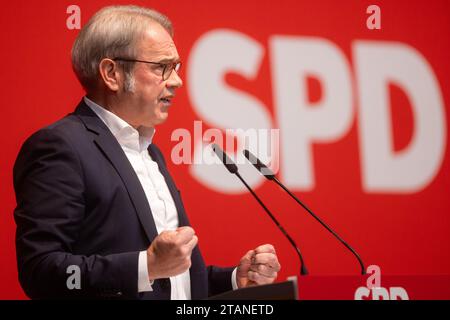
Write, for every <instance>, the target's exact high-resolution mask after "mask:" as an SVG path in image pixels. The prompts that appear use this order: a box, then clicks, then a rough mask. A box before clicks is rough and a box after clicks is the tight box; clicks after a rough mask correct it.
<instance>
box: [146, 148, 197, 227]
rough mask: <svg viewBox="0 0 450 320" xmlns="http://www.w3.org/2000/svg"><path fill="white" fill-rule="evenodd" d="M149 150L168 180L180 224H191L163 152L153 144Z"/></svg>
mask: <svg viewBox="0 0 450 320" xmlns="http://www.w3.org/2000/svg"><path fill="white" fill-rule="evenodd" d="M148 152H149V153H150V156H151V157H152V159H153V161H156V163H157V164H158V168H159V171H160V172H161V174H162V175H163V177H164V180H165V181H166V184H167V187H168V188H169V191H170V194H171V195H172V199H173V201H174V202H175V207H176V208H177V214H178V221H179V226H188V225H190V224H189V220H188V218H187V215H186V212H185V211H184V206H183V202H182V200H181V196H180V193H179V191H178V188H177V187H176V186H175V183H174V182H173V180H172V177H171V176H170V174H169V171H168V170H167V168H166V165H165V163H164V160H163V158H162V155H161V153H160V152H159V151H158V150H157V148H156V147H155V145H153V144H151V145H150V146H149V147H148Z"/></svg>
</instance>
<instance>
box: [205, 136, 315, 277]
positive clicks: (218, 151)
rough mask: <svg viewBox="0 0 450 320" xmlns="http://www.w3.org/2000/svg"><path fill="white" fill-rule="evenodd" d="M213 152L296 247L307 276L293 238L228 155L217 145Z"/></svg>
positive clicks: (302, 271) (304, 272) (302, 264)
mask: <svg viewBox="0 0 450 320" xmlns="http://www.w3.org/2000/svg"><path fill="white" fill-rule="evenodd" d="M212 149H213V151H214V152H215V153H216V155H217V156H218V157H219V159H220V160H221V161H222V163H223V164H224V165H225V167H226V168H227V169H228V171H229V172H230V173H232V174H235V175H236V176H237V177H238V178H239V180H241V181H242V183H243V184H244V185H245V186H246V187H247V189H248V191H250V193H251V194H252V195H253V197H255V199H256V201H258V203H259V204H260V205H261V207H262V208H263V209H264V211H266V213H267V214H268V215H269V217H270V218H271V219H272V221H273V222H274V223H275V224H276V225H277V227H278V229H280V231H281V232H282V233H283V234H284V236H285V237H286V238H287V239H288V241H289V243H290V244H291V245H292V246H293V247H294V249H295V251H296V252H297V255H298V257H299V259H300V275H307V274H308V270H307V269H306V266H305V262H304V261H303V256H302V253H301V252H300V249H299V248H298V246H297V244H296V243H295V242H294V240H293V239H292V238H291V236H290V235H289V234H288V233H287V231H286V230H285V229H284V228H283V226H282V225H281V224H280V223H279V222H278V220H277V219H276V218H275V217H274V215H273V214H272V213H271V212H270V210H269V209H268V208H267V207H266V206H265V205H264V203H263V202H262V201H261V199H260V198H259V197H258V196H257V195H256V193H255V192H254V191H253V189H252V188H251V187H250V186H249V185H248V184H247V182H245V180H244V179H243V178H242V176H241V175H240V174H239V172H238V168H237V166H236V164H235V163H234V162H233V160H231V159H230V158H229V157H228V155H227V154H226V153H225V152H224V151H223V150H222V149H221V148H220V147H219V146H218V145H217V144H215V143H214V144H213V145H212Z"/></svg>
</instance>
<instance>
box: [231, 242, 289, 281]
mask: <svg viewBox="0 0 450 320" xmlns="http://www.w3.org/2000/svg"><path fill="white" fill-rule="evenodd" d="M280 268H281V266H280V263H279V262H278V258H277V254H276V252H275V248H274V247H273V246H272V245H271V244H265V245H262V246H259V247H257V248H256V249H254V250H250V251H248V252H247V253H246V254H245V256H243V257H242V259H241V261H240V263H239V266H238V267H237V271H236V282H237V285H238V288H244V287H249V286H255V285H261V284H269V283H272V282H274V281H275V279H276V278H277V275H278V271H280Z"/></svg>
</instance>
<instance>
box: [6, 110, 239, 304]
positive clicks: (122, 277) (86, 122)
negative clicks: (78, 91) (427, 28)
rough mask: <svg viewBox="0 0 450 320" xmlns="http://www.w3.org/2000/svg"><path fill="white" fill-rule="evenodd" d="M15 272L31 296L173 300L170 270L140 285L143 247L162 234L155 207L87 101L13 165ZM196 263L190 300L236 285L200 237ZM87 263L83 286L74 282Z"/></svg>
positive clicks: (181, 213)
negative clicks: (207, 258)
mask: <svg viewBox="0 0 450 320" xmlns="http://www.w3.org/2000/svg"><path fill="white" fill-rule="evenodd" d="M148 151H149V153H150V155H151V157H152V159H153V160H154V161H156V162H157V163H158V166H159V170H160V172H161V173H162V175H163V176H164V178H165V180H166V183H167V185H168V187H169V190H170V193H171V195H172V198H173V200H174V202H175V206H176V208H177V211H178V218H179V224H180V226H186V225H189V221H188V218H187V216H186V213H185V209H184V207H183V203H182V200H181V197H180V191H179V190H178V189H177V187H176V185H175V183H174V181H173V180H172V178H171V176H170V174H169V172H168V170H167V168H166V164H165V161H164V158H163V156H162V154H161V152H160V150H159V149H158V148H157V147H156V146H155V145H154V144H151V145H150V146H149V148H148ZM14 188H15V192H16V199H17V207H16V209H15V211H14V218H15V221H16V225H17V232H16V251H17V263H18V271H19V281H20V283H21V285H22V288H23V289H24V291H25V293H26V294H27V295H28V296H29V297H31V298H38V299H41V298H119V299H120V298H125V299H170V281H169V279H159V280H156V281H155V283H154V284H153V291H152V292H145V293H138V289H137V283H138V255H139V252H140V251H142V250H146V249H147V248H148V246H149V245H150V243H151V242H152V240H153V239H154V238H155V237H156V236H157V231H156V226H155V222H154V220H153V217H152V213H151V209H150V206H149V204H148V201H147V198H146V196H145V193H144V190H143V189H142V186H141V184H140V182H139V179H138V177H137V175H136V173H135V171H134V170H133V167H132V166H131V164H130V162H129V161H128V159H127V157H126V155H125V153H124V152H123V150H122V148H121V147H120V145H119V143H118V142H117V140H116V138H115V137H114V136H113V135H112V133H111V132H110V131H109V129H108V128H107V127H106V125H105V124H104V123H103V122H102V120H101V119H100V118H98V117H97V115H96V114H95V113H94V112H93V111H92V110H91V109H90V108H89V107H88V106H87V105H86V104H85V103H84V102H83V101H82V102H81V103H80V104H79V105H78V107H77V108H76V110H75V112H74V113H72V114H69V115H67V116H66V117H64V118H63V119H61V120H60V121H58V122H56V123H54V124H52V125H50V126H48V127H46V128H44V129H41V130H39V131H38V132H36V133H35V134H33V135H32V136H31V137H30V138H29V139H28V140H27V141H26V142H25V143H24V145H23V146H22V148H21V150H20V153H19V155H18V157H17V160H16V163H15V166H14ZM191 259H192V266H191V268H190V278H191V295H192V299H203V298H206V297H208V296H209V295H213V294H217V293H221V292H224V291H227V290H231V289H232V285H231V273H232V268H218V267H214V266H210V267H206V266H205V263H204V261H203V258H202V256H201V254H200V250H199V248H198V246H197V247H196V248H195V249H194V250H193V252H192V257H191ZM71 265H76V266H78V267H79V268H80V271H81V289H72V290H70V289H68V286H67V280H68V278H69V277H70V276H71V275H73V274H74V273H73V271H72V272H71V273H68V272H67V270H68V267H69V266H71Z"/></svg>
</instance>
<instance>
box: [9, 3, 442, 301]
mask: <svg viewBox="0 0 450 320" xmlns="http://www.w3.org/2000/svg"><path fill="white" fill-rule="evenodd" d="M134 3H136V4H139V5H145V6H150V7H154V8H156V9H158V10H160V11H162V12H163V13H165V14H167V15H168V16H169V17H170V18H171V20H172V21H173V23H174V26H175V33H176V35H175V42H176V44H177V46H178V50H179V53H180V55H181V57H182V60H183V61H188V60H189V55H190V50H191V48H192V46H193V45H194V43H195V42H196V41H197V39H198V38H199V37H200V36H202V35H203V34H204V33H205V32H207V31H209V30H212V29H216V28H227V29H232V30H236V31H239V32H241V33H244V34H246V35H248V36H250V37H252V38H253V39H255V40H257V41H258V42H259V43H260V44H261V45H263V46H264V48H265V50H266V54H265V56H264V58H263V59H264V60H263V62H262V64H261V68H260V70H259V72H258V76H257V77H256V79H255V80H248V79H245V78H243V77H239V76H238V75H230V76H229V77H227V78H226V81H227V83H228V84H229V85H231V86H233V87H235V88H237V89H239V90H242V91H246V92H249V93H250V94H252V95H254V96H256V97H257V98H258V99H260V100H261V101H263V102H264V104H265V105H266V106H268V108H269V112H270V113H271V114H272V115H273V113H274V110H273V108H274V107H273V96H272V95H273V89H272V83H271V76H270V72H271V71H270V61H269V58H268V54H267V50H268V49H269V47H268V38H269V37H270V36H272V35H302V36H312V37H320V38H325V39H328V40H330V41H332V42H333V43H334V44H336V45H337V46H338V47H339V49H340V50H341V51H342V52H343V53H344V54H345V56H346V58H347V59H348V61H349V63H350V66H351V68H352V70H353V57H352V51H351V43H352V42H353V41H354V40H357V39H359V40H383V41H399V42H402V43H406V44H408V45H410V46H412V47H414V48H415V49H417V50H418V51H419V52H420V53H421V54H422V55H423V56H424V57H425V58H426V60H427V61H428V63H429V64H430V66H431V67H432V70H433V72H434V74H435V76H436V78H437V79H438V82H439V86H440V87H439V90H440V91H441V93H442V96H443V100H444V104H445V111H446V113H445V114H446V115H445V117H446V119H445V122H446V123H448V122H449V121H448V120H449V116H448V114H449V103H450V90H449V85H450V65H449V58H448V53H449V50H450V40H449V39H450V37H449V30H450V2H449V1H445V0H443V1H437V0H432V1H376V2H372V1H331V0H330V1H287V0H283V1H234V0H232V1H223V2H219V1H206V0H205V1H203V0H199V1H173V0H172V1H134ZM71 4H77V5H78V6H79V7H80V8H81V17H82V24H84V23H85V22H86V21H87V20H88V18H89V17H90V16H91V15H92V14H93V13H94V12H95V11H97V10H98V9H99V8H101V7H102V6H104V5H109V4H113V2H111V1H99V0H96V1H84V0H79V1H77V2H76V3H74V2H72V1H34V0H33V1H9V2H5V3H3V4H2V7H1V11H0V32H1V40H2V50H0V61H1V68H0V70H2V72H1V75H2V76H1V79H0V81H1V88H2V98H1V108H0V110H1V111H0V112H1V116H2V117H1V119H2V134H1V135H0V139H1V144H0V145H1V149H2V152H1V157H0V161H1V162H0V165H1V166H0V181H1V188H0V192H1V198H0V203H1V204H2V210H1V211H2V212H1V216H0V248H1V251H0V298H2V299H20V298H24V297H25V295H24V294H23V292H22V290H21V288H20V286H19V284H18V281H17V269H16V261H15V247H14V232H15V225H14V221H13V210H14V207H15V198H14V192H13V188H12V166H13V163H14V160H15V157H16V156H17V153H18V150H19V148H20V146H21V144H22V143H23V141H24V140H25V139H26V138H27V137H28V136H29V135H30V134H31V133H32V132H34V131H35V130H37V129H39V128H40V127H42V126H44V125H47V124H49V123H51V122H53V121H55V120H57V119H59V118H60V117H62V116H64V115H65V114H67V113H68V112H71V111H72V110H73V109H74V107H75V106H76V104H77V103H78V101H79V100H80V98H81V97H82V96H83V91H82V89H81V87H80V85H79V84H78V82H77V80H76V78H75V76H74V74H73V72H72V70H71V65H70V49H71V46H72V43H73V41H74V39H75V37H76V35H77V33H78V30H68V29H67V27H66V19H67V16H68V15H67V13H66V8H67V7H68V6H69V5H71ZM370 4H377V5H378V6H380V8H381V12H382V29H381V30H368V29H367V28H366V19H367V17H368V15H367V14H366V8H367V7H368V5H370ZM211 58H212V59H214V57H211ZM184 66H185V67H187V68H188V67H189V66H186V64H185V65H184ZM185 74H186V73H184V74H182V75H185ZM310 90H311V94H312V95H314V94H317V92H316V91H317V90H318V89H317V88H314V85H313V86H312V88H311V89H310ZM355 92H356V91H355V90H354V93H355ZM354 100H355V106H354V107H355V110H358V104H357V97H354ZM390 102H391V106H392V110H391V111H392V117H393V118H392V119H393V120H392V121H393V126H394V145H395V148H396V149H397V150H401V149H402V148H405V147H406V146H407V145H408V143H409V141H410V139H411V137H412V136H413V131H414V128H413V124H412V123H413V122H412V121H413V120H412V117H413V115H412V112H411V108H410V105H409V100H408V97H407V96H406V95H405V94H404V93H403V92H402V91H401V90H396V89H393V90H392V91H391V95H390ZM194 120H202V119H201V118H199V117H198V115H197V114H196V113H195V112H194V109H193V108H192V105H191V101H190V99H189V92H188V91H187V86H185V87H183V88H182V89H180V92H179V94H178V96H177V98H176V101H175V104H174V106H173V107H172V109H171V113H170V118H169V120H168V122H166V123H165V124H164V125H162V126H160V127H158V132H157V135H156V137H155V142H156V143H157V144H158V145H159V146H160V147H161V148H162V150H163V152H164V153H165V154H166V155H167V157H169V155H170V151H171V149H172V147H173V146H174V145H175V144H176V143H175V142H172V141H170V135H171V133H172V131H173V130H174V129H176V128H180V127H182V128H186V129H188V130H190V131H192V128H193V121H194ZM446 134H447V139H446V140H447V141H448V140H449V139H448V133H446ZM360 152H361V151H360V147H359V143H358V131H357V123H356V121H353V124H352V127H351V130H350V131H349V132H348V133H347V134H346V135H345V136H344V137H342V138H341V139H339V140H337V141H336V142H334V143H326V144H315V145H314V147H313V155H314V168H315V182H316V183H315V187H314V189H313V190H312V191H308V192H296V194H297V195H298V196H300V197H301V199H303V200H304V201H305V202H306V203H307V204H308V205H309V206H310V207H311V208H313V210H314V211H316V213H318V214H319V215H320V216H321V217H322V218H323V219H324V220H325V221H327V222H328V223H329V224H330V225H331V226H333V227H334V228H335V229H336V230H338V232H339V233H340V234H341V235H342V236H343V237H344V238H345V239H347V240H348V242H350V243H351V244H352V245H353V246H354V247H355V249H357V251H359V252H360V254H361V256H362V257H363V259H364V260H365V262H366V264H367V265H369V264H377V265H379V266H380V267H381V270H382V272H383V274H391V275H416V274H448V273H449V272H450V255H449V252H450V218H449V211H450V210H449V209H450V200H449V196H448V190H449V187H450V176H449V165H450V162H449V161H450V158H449V155H450V154H449V151H448V148H446V151H445V157H444V161H443V163H442V164H441V166H440V167H439V170H438V173H437V175H436V176H435V177H434V178H433V180H432V182H431V183H430V184H429V185H428V186H427V187H426V188H424V189H423V190H421V191H419V192H416V193H410V194H402V193H382V192H381V193H368V192H366V191H364V190H363V187H362V183H361V165H360V156H361V154H360ZM169 167H170V170H171V172H172V175H173V176H174V178H175V180H176V182H177V184H178V186H179V188H180V189H181V190H182V194H183V199H184V201H185V206H186V208H187V210H188V214H189V215H190V219H191V222H192V224H193V226H194V228H195V230H196V232H197V234H198V236H199V241H200V246H201V248H202V251H203V255H204V257H205V259H206V261H207V262H208V263H209V264H218V265H232V264H236V263H237V262H238V261H239V258H240V257H241V256H242V255H243V254H244V253H245V252H246V251H247V250H248V249H250V248H252V247H255V246H257V245H259V244H262V243H267V242H269V243H272V244H274V245H275V246H276V248H277V252H278V255H279V259H280V261H281V264H282V271H281V273H280V279H285V278H286V277H287V276H289V275H293V274H296V273H297V271H298V261H297V257H296V255H295V252H294V251H293V250H292V248H291V247H290V246H289V244H288V242H287V241H286V240H285V239H284V238H283V236H282V235H281V233H280V232H279V231H278V230H277V229H276V228H275V226H274V225H273V224H272V222H271V221H270V220H269V218H267V217H266V216H265V214H264V213H263V212H262V210H261V209H260V208H259V207H258V205H257V204H256V202H255V201H254V199H252V198H251V196H250V195H248V194H243V195H226V194H222V193H219V192H215V191H213V190H210V189H208V188H207V187H205V186H204V185H202V184H200V183H199V182H198V181H197V180H195V179H194V178H193V177H192V176H191V174H190V173H189V171H188V166H186V165H181V166H176V165H174V164H173V163H171V162H170V161H169ZM256 191H257V192H258V194H260V195H261V197H263V198H264V199H266V202H267V204H268V206H269V207H270V208H271V209H273V210H274V211H275V212H277V213H278V217H279V220H280V222H281V223H282V224H283V225H285V226H286V229H288V230H289V231H290V233H291V234H292V236H293V237H294V238H295V239H296V240H297V242H298V243H299V245H300V246H301V248H302V251H303V255H304V257H305V261H306V262H307V265H308V268H309V271H310V273H311V274H314V275H328V274H356V273H358V265H357V263H356V261H355V260H354V258H353V257H352V256H351V255H350V254H349V253H348V252H347V251H346V250H345V248H344V247H343V246H342V245H341V244H339V243H338V242H337V241H336V240H335V239H334V238H332V237H331V235H329V234H328V233H327V232H326V231H325V230H323V229H322V228H321V227H320V225H319V224H318V223H317V222H316V221H314V220H313V219H312V218H311V217H310V216H308V215H307V213H305V212H303V211H302V210H300V209H299V208H298V207H297V206H296V205H295V203H293V201H291V200H290V199H289V198H288V196H287V195H285V194H284V193H282V192H281V190H279V189H278V188H277V187H276V186H275V185H272V184H269V183H268V182H265V183H263V184H262V185H261V186H259V187H258V188H257V190H256Z"/></svg>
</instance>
